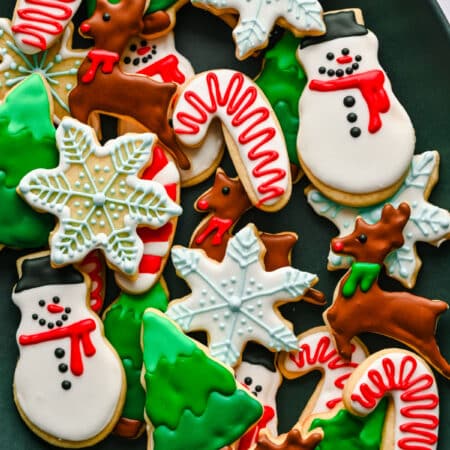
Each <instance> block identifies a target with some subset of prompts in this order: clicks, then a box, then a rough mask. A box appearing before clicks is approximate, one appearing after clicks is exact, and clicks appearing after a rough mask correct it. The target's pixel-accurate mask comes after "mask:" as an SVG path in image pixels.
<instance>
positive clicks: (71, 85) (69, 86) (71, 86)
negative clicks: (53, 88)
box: [66, 83, 73, 91]
mask: <svg viewBox="0 0 450 450" xmlns="http://www.w3.org/2000/svg"><path fill="white" fill-rule="evenodd" d="M72 88H73V84H71V83H67V84H66V90H67V91H71V90H72Z"/></svg>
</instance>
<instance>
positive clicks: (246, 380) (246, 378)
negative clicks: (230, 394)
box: [244, 377, 253, 386]
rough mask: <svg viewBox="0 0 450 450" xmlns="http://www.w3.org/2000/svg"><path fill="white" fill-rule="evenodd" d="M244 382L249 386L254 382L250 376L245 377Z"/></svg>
mask: <svg viewBox="0 0 450 450" xmlns="http://www.w3.org/2000/svg"><path fill="white" fill-rule="evenodd" d="M244 383H245V384H246V385H247V386H250V385H251V384H252V383H253V380H252V379H251V378H250V377H245V378H244Z"/></svg>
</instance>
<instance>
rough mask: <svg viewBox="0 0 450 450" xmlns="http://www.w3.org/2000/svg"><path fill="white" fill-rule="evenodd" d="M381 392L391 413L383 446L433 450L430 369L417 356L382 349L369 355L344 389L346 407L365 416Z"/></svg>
mask: <svg viewBox="0 0 450 450" xmlns="http://www.w3.org/2000/svg"><path fill="white" fill-rule="evenodd" d="M384 396H389V397H390V398H391V400H392V408H393V417H392V418H391V419H390V420H389V422H388V424H387V425H386V427H385V432H384V436H383V444H382V446H381V448H383V449H389V450H390V449H393V450H408V449H413V448H415V449H424V450H425V449H426V450H435V449H436V448H437V444H438V430H439V394H438V388H437V383H436V380H435V378H434V375H433V372H432V370H431V368H430V367H429V366H428V364H427V363H426V362H425V361H424V360H423V359H422V358H420V357H419V356H417V355H416V354H414V353H411V352H408V351H406V350H400V349H385V350H381V351H380V352H377V353H375V354H374V355H371V356H370V357H369V358H368V359H367V360H366V361H365V362H364V363H363V364H361V366H360V367H359V368H358V369H356V371H355V372H354V373H353V375H352V376H351V377H350V379H349V381H348V383H347V385H346V387H345V393H344V401H345V405H346V407H347V409H348V410H349V411H350V412H352V413H353V414H356V415H359V416H366V415H367V414H369V413H370V412H372V411H373V410H374V409H375V408H376V407H377V405H378V403H379V402H380V400H381V399H382V398H383V397H384Z"/></svg>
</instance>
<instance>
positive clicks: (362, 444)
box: [310, 398, 388, 450]
mask: <svg viewBox="0 0 450 450" xmlns="http://www.w3.org/2000/svg"><path fill="white" fill-rule="evenodd" d="M387 404H388V399H386V398H385V399H382V400H381V401H380V404H379V405H378V406H377V408H376V409H375V410H374V411H373V412H372V413H371V414H369V415H368V416H366V417H358V416H354V415H352V414H350V413H349V412H348V411H346V410H345V409H341V410H340V411H339V412H338V413H337V414H336V415H335V416H334V417H332V418H330V419H315V420H314V421H313V422H312V424H311V428H310V430H312V429H314V428H322V430H323V432H324V438H323V440H322V441H321V442H320V444H319V445H318V446H317V449H316V450H349V449H351V450H379V448H380V445H381V440H382V434H383V426H384V419H385V416H386V409H387Z"/></svg>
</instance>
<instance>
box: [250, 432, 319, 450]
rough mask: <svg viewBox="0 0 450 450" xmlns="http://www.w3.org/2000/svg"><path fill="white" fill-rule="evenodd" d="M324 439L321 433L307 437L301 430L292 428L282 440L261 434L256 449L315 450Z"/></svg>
mask: <svg viewBox="0 0 450 450" xmlns="http://www.w3.org/2000/svg"><path fill="white" fill-rule="evenodd" d="M322 439H323V436H322V434H321V433H318V432H316V433H312V434H310V435H308V436H306V437H305V438H304V437H303V435H302V433H301V432H300V430H298V429H297V428H292V430H291V431H289V433H287V434H286V435H285V437H284V440H283V441H281V442H278V443H277V442H274V441H273V440H272V439H271V438H270V437H269V436H268V435H267V434H266V433H261V434H260V435H259V439H258V443H257V444H256V447H255V450H314V449H315V448H316V447H317V445H319V443H320V441H321V440H322Z"/></svg>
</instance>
